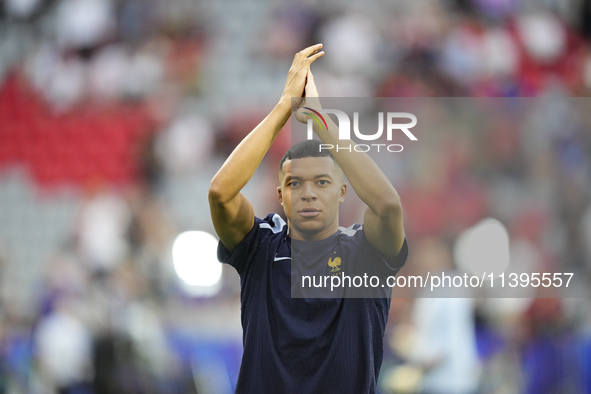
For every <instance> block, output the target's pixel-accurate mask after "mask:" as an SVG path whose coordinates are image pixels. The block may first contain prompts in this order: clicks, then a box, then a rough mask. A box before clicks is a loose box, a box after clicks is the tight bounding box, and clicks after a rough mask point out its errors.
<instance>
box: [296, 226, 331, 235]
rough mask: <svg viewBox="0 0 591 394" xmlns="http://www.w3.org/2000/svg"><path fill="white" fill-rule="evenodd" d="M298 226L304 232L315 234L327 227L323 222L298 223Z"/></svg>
mask: <svg viewBox="0 0 591 394" xmlns="http://www.w3.org/2000/svg"><path fill="white" fill-rule="evenodd" d="M296 228H297V230H298V231H299V232H300V233H302V234H306V235H315V234H317V233H319V232H321V231H322V230H324V229H326V226H323V225H322V224H321V223H297V224H296Z"/></svg>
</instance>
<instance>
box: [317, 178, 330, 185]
mask: <svg viewBox="0 0 591 394" xmlns="http://www.w3.org/2000/svg"><path fill="white" fill-rule="evenodd" d="M329 183H330V182H329V181H327V180H326V179H321V180H319V181H318V184H319V185H320V186H326V185H328V184H329Z"/></svg>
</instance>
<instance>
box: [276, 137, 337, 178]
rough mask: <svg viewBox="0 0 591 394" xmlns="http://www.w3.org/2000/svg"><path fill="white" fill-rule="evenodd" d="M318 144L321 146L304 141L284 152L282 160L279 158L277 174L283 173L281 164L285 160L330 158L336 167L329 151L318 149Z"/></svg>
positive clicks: (320, 142)
mask: <svg viewBox="0 0 591 394" xmlns="http://www.w3.org/2000/svg"><path fill="white" fill-rule="evenodd" d="M320 144H322V141H318V140H305V141H302V142H298V143H297V144H295V145H294V146H292V147H291V148H290V149H289V150H288V151H287V152H285V155H283V158H281V161H280V162H279V172H282V171H283V163H285V161H286V160H292V159H303V158H305V157H330V158H331V159H332V161H333V162H334V164H335V165H336V166H337V167H338V163H337V162H336V160H335V159H334V157H332V155H331V154H330V152H329V150H328V149H320Z"/></svg>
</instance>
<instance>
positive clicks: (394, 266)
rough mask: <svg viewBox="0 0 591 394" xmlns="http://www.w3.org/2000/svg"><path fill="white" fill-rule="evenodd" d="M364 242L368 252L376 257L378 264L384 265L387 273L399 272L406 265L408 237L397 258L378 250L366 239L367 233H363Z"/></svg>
mask: <svg viewBox="0 0 591 394" xmlns="http://www.w3.org/2000/svg"><path fill="white" fill-rule="evenodd" d="M363 240H364V244H365V249H366V250H367V252H368V253H369V254H370V255H371V256H373V257H374V260H376V261H377V262H378V264H379V263H383V264H384V265H383V267H384V268H385V270H386V271H390V273H391V271H395V272H398V271H399V270H400V269H401V268H402V267H403V266H404V264H405V263H406V259H407V258H408V243H407V241H406V237H404V242H403V243H402V247H401V248H400V251H399V252H398V254H397V255H396V256H388V255H386V254H383V253H382V252H380V251H379V250H377V249H376V248H375V247H374V246H373V245H372V244H371V243H369V241H368V240H367V238H366V237H365V232H364V233H363ZM378 268H380V267H378Z"/></svg>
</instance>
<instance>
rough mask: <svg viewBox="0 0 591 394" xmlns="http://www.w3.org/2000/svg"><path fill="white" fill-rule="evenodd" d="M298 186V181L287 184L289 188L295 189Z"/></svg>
mask: <svg viewBox="0 0 591 394" xmlns="http://www.w3.org/2000/svg"><path fill="white" fill-rule="evenodd" d="M299 184H300V183H299V182H298V181H291V182H290V183H289V186H291V187H297V186H298V185H299Z"/></svg>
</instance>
